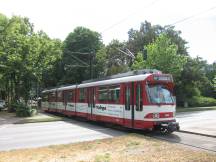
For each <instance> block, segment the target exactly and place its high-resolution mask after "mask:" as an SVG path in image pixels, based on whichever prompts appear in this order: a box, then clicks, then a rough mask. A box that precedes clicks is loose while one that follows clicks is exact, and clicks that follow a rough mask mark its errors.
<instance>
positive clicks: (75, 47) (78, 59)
mask: <svg viewBox="0 0 216 162" xmlns="http://www.w3.org/2000/svg"><path fill="white" fill-rule="evenodd" d="M101 47H102V41H101V36H100V34H99V33H97V32H94V31H91V30H90V29H87V28H84V27H77V28H76V29H74V31H73V32H71V33H70V34H69V35H68V36H67V38H66V39H65V41H64V52H63V60H62V62H63V64H62V68H63V70H64V76H62V80H63V82H64V83H79V82H81V81H83V80H86V79H90V78H91V76H90V73H91V72H90V67H89V66H90V64H95V62H90V61H92V60H94V59H93V58H95V57H96V56H95V55H96V52H97V51H98V50H99V49H100V48H101ZM95 75H96V74H95Z"/></svg>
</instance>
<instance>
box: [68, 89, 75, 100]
mask: <svg viewBox="0 0 216 162" xmlns="http://www.w3.org/2000/svg"><path fill="white" fill-rule="evenodd" d="M73 97H74V94H73V91H70V92H68V95H67V101H74V99H73Z"/></svg>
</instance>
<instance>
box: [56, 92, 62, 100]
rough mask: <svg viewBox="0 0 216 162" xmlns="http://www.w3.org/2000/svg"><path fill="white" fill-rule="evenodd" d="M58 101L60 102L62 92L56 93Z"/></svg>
mask: <svg viewBox="0 0 216 162" xmlns="http://www.w3.org/2000/svg"><path fill="white" fill-rule="evenodd" d="M57 97H58V101H61V100H62V91H60V92H58V93H57Z"/></svg>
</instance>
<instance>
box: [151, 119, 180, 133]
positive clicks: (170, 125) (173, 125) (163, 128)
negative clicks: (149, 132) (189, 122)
mask: <svg viewBox="0 0 216 162" xmlns="http://www.w3.org/2000/svg"><path fill="white" fill-rule="evenodd" d="M155 128H156V130H159V131H160V132H161V133H162V134H169V133H172V132H174V131H178V130H179V129H180V127H179V123H178V122H175V121H172V122H160V123H157V125H156V127H155Z"/></svg>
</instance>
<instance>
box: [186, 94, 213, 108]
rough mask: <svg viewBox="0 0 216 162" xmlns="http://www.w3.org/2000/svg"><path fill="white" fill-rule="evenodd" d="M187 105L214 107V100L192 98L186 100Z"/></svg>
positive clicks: (199, 97) (201, 97) (198, 97)
mask: <svg viewBox="0 0 216 162" xmlns="http://www.w3.org/2000/svg"><path fill="white" fill-rule="evenodd" d="M188 104H189V106H191V107H196V106H198V107H202V106H216V99H214V98H210V97H203V96H194V97H192V98H191V99H189V100H188Z"/></svg>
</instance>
